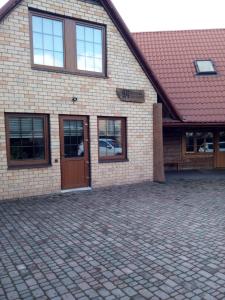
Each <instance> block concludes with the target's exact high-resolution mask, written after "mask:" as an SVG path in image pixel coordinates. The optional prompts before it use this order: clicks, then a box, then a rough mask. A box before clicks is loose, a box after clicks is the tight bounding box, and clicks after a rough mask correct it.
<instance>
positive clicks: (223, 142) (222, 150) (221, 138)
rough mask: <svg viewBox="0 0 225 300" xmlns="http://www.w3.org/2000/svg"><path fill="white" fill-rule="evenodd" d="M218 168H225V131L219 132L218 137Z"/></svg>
mask: <svg viewBox="0 0 225 300" xmlns="http://www.w3.org/2000/svg"><path fill="white" fill-rule="evenodd" d="M216 167H217V168H225V131H219V132H218V133H217V136H216Z"/></svg>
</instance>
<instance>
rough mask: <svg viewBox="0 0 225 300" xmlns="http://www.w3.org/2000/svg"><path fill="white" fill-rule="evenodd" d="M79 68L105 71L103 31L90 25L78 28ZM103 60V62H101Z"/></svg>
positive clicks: (78, 26)
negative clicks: (103, 65)
mask: <svg viewBox="0 0 225 300" xmlns="http://www.w3.org/2000/svg"><path fill="white" fill-rule="evenodd" d="M76 49H77V67H78V69H79V70H83V71H92V72H99V73H101V72H102V71H103V67H102V57H103V42H102V30H101V29H98V28H94V27H89V26H88V25H77V26H76ZM100 60H101V62H100Z"/></svg>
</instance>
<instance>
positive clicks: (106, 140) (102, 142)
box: [98, 117, 127, 161]
mask: <svg viewBox="0 0 225 300" xmlns="http://www.w3.org/2000/svg"><path fill="white" fill-rule="evenodd" d="M98 142H99V159H100V161H113V160H124V159H126V152H127V149H126V119H125V118H113V117H100V118H98Z"/></svg>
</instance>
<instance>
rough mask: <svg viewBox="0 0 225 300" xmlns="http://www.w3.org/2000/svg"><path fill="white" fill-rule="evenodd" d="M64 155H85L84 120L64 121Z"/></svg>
mask: <svg viewBox="0 0 225 300" xmlns="http://www.w3.org/2000/svg"><path fill="white" fill-rule="evenodd" d="M64 156H65V158H72V157H83V156H84V127H83V121H77V120H65V121H64Z"/></svg>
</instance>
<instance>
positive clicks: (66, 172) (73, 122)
mask: <svg viewBox="0 0 225 300" xmlns="http://www.w3.org/2000/svg"><path fill="white" fill-rule="evenodd" d="M59 121H60V143H61V146H60V148H61V178H62V189H74V188H83V187H88V186H89V141H88V118H87V117H82V116H60V120H59Z"/></svg>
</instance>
